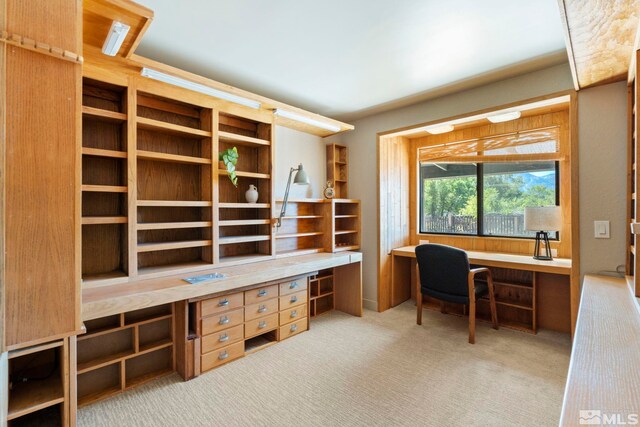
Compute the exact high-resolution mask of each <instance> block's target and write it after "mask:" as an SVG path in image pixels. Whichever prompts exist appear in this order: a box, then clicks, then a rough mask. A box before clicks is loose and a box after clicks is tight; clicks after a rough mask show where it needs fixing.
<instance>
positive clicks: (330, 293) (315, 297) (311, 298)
mask: <svg viewBox="0 0 640 427" xmlns="http://www.w3.org/2000/svg"><path fill="white" fill-rule="evenodd" d="M331 295H333V291H330V292H325V293H323V294H320V295H315V296H310V297H309V301H313V300H316V299H319V298H326V297H328V296H331Z"/></svg>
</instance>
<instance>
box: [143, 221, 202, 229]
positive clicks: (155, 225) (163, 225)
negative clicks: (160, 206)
mask: <svg viewBox="0 0 640 427" xmlns="http://www.w3.org/2000/svg"><path fill="white" fill-rule="evenodd" d="M212 225H213V222H212V221H191V222H139V223H138V230H175V229H179V228H204V227H211V226H212Z"/></svg>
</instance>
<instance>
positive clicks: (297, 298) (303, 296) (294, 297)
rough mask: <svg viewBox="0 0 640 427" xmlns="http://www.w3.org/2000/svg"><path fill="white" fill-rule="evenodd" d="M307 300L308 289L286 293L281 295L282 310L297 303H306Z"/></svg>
mask: <svg viewBox="0 0 640 427" xmlns="http://www.w3.org/2000/svg"><path fill="white" fill-rule="evenodd" d="M306 302H307V291H300V292H296V293H294V294H289V295H285V296H283V297H280V310H287V309H289V308H291V307H295V306H297V305H301V304H305V303H306Z"/></svg>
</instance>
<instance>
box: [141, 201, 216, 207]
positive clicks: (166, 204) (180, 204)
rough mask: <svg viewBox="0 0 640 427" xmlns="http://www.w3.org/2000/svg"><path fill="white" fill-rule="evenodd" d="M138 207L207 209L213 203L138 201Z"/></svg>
mask: <svg viewBox="0 0 640 427" xmlns="http://www.w3.org/2000/svg"><path fill="white" fill-rule="evenodd" d="M136 204H137V205H138V206H145V207H208V206H213V202H210V201H202V200H138V201H137V203H136Z"/></svg>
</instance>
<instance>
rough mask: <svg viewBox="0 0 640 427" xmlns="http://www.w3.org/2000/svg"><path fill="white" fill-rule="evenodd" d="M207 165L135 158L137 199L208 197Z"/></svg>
mask: <svg viewBox="0 0 640 427" xmlns="http://www.w3.org/2000/svg"><path fill="white" fill-rule="evenodd" d="M210 169H211V166H210V165H202V166H200V165H192V164H184V163H169V162H155V161H151V160H143V159H138V172H137V174H138V180H137V181H138V200H165V201H193V202H195V201H205V202H206V201H208V202H211V201H212V192H211V182H212V181H211V177H210V173H209V171H210Z"/></svg>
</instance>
